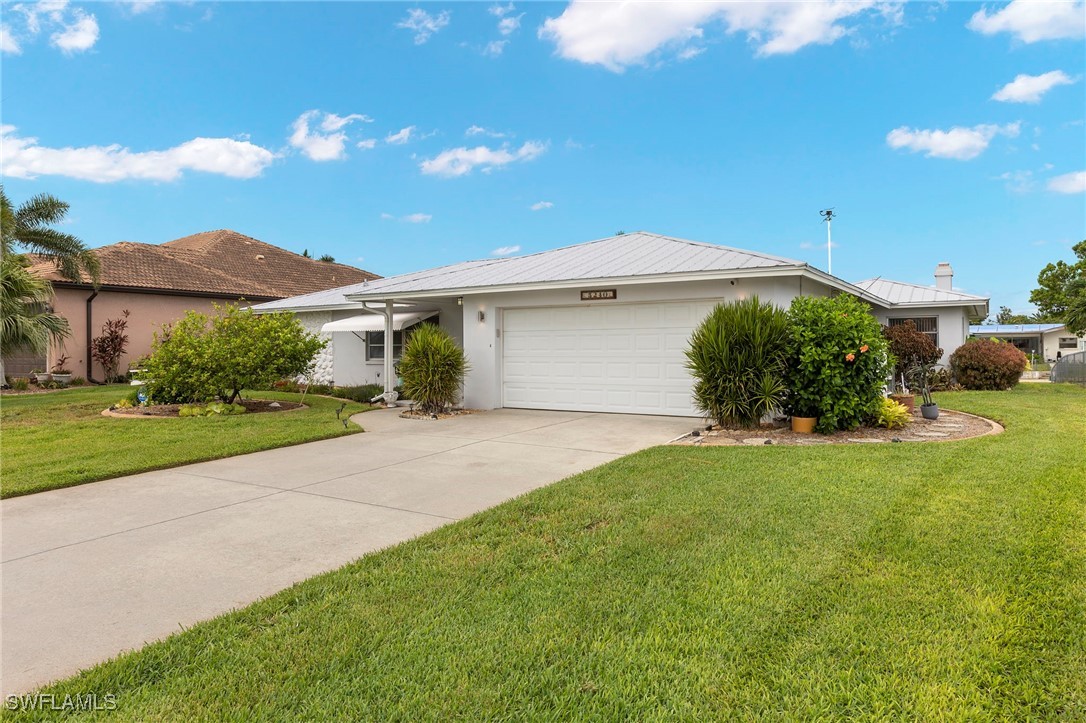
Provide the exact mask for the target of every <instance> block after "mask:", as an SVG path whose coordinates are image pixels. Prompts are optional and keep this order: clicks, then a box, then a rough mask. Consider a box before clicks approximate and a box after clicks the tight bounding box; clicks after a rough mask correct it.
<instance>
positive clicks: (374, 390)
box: [332, 384, 385, 404]
mask: <svg viewBox="0 0 1086 723" xmlns="http://www.w3.org/2000/svg"><path fill="white" fill-rule="evenodd" d="M384 392H385V388H384V387H383V386H382V385H380V384H363V385H361V386H357V387H336V388H335V389H333V390H332V396H333V397H339V398H340V399H350V400H351V401H354V402H362V403H363V404H369V402H370V400H371V399H373V398H374V397H376V396H377V395H378V394H384Z"/></svg>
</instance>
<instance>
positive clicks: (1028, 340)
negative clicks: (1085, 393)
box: [969, 324, 1086, 362]
mask: <svg viewBox="0 0 1086 723" xmlns="http://www.w3.org/2000/svg"><path fill="white" fill-rule="evenodd" d="M969 333H970V335H972V336H976V337H980V338H982V339H1002V340H1003V341H1006V342H1009V343H1011V344H1014V345H1015V346H1016V347H1018V348H1019V349H1021V350H1022V351H1024V352H1025V353H1026V354H1027V355H1029V356H1030V357H1031V358H1032V359H1034V360H1036V361H1048V362H1054V361H1056V359H1057V355H1058V356H1060V357H1064V356H1067V355H1068V354H1074V353H1075V352H1077V351H1086V339H1080V338H1079V337H1078V336H1076V335H1075V334H1074V333H1073V332H1071V331H1068V329H1067V326H1066V325H1064V324H985V325H983V326H977V325H974V326H970V327H969Z"/></svg>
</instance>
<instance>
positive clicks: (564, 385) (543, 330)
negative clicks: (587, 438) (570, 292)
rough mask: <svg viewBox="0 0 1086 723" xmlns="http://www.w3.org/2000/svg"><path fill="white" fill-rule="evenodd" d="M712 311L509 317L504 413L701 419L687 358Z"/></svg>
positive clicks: (544, 312)
mask: <svg viewBox="0 0 1086 723" xmlns="http://www.w3.org/2000/svg"><path fill="white" fill-rule="evenodd" d="M713 305H714V304H713V302H711V301H697V302H669V303H654V304H609V305H596V306H569V307H550V308H538V309H507V310H506V311H505V313H504V323H503V331H502V339H503V344H502V348H503V352H502V353H503V369H502V397H503V405H504V406H506V407H518V408H522V409H561V410H575V411H585V412H626V413H632V414H667V415H678V416H694V415H696V414H697V412H696V411H695V410H694V406H693V402H692V401H691V397H690V392H691V379H690V375H689V373H687V371H686V368H685V363H686V357H685V355H684V354H683V352H684V351H685V350H686V348H687V344H688V342H689V340H690V334H691V332H692V331H693V330H694V327H695V326H697V325H698V324H699V323H700V322H701V320H702V319H704V318H705V316H706V315H707V314H708V313H709V311H711V310H712V308H713Z"/></svg>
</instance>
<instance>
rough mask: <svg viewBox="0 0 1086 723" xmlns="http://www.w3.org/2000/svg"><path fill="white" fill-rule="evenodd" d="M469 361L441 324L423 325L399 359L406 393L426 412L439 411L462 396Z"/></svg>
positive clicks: (405, 346)
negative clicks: (461, 391) (439, 325)
mask: <svg viewBox="0 0 1086 723" xmlns="http://www.w3.org/2000/svg"><path fill="white" fill-rule="evenodd" d="M469 368H470V367H469V365H468V360H467V358H466V357H465V356H464V350H463V349H461V348H460V347H459V346H457V344H456V341H455V340H454V339H453V338H452V337H451V336H449V334H448V332H446V331H445V330H444V329H442V328H441V327H438V326H435V325H434V324H421V325H419V326H417V327H416V328H415V330H414V331H413V332H412V333H411V336H410V338H409V339H408V340H407V343H406V344H404V348H403V357H402V358H401V359H400V376H401V377H402V378H403V391H404V396H406V397H408V398H409V399H411V400H413V401H414V402H415V405H416V406H417V407H418V408H419V410H421V411H422V412H424V413H427V414H437V413H438V412H441V411H443V410H444V409H446V408H447V407H449V406H451V405H453V404H455V403H456V402H457V401H458V400H459V399H460V390H461V388H462V387H463V386H464V376H465V375H466V374H467V372H468V369H469Z"/></svg>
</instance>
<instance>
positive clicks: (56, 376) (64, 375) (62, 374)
mask: <svg viewBox="0 0 1086 723" xmlns="http://www.w3.org/2000/svg"><path fill="white" fill-rule="evenodd" d="M67 363H68V357H67V356H63V355H62V356H60V357H57V362H56V364H54V365H53V373H52V378H53V381H54V382H56V383H57V384H60V385H61V386H64V387H66V386H68V384H69V383H70V382H71V381H72V370H71V369H68V368H67V367H65V366H64V365H65V364H67ZM39 378H40V377H39Z"/></svg>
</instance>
